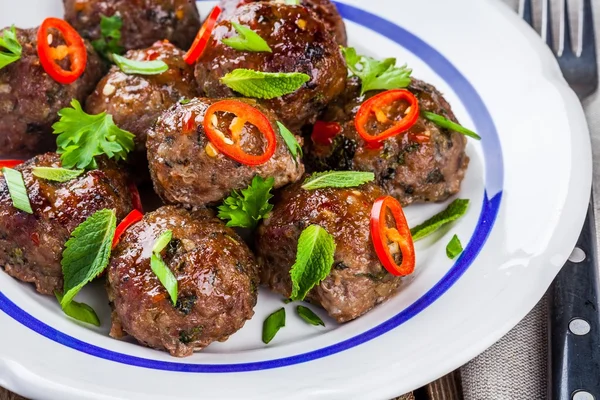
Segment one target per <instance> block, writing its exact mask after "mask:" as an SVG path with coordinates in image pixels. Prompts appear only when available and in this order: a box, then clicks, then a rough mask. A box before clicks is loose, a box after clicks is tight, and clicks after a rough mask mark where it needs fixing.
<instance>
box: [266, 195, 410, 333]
mask: <svg viewBox="0 0 600 400" xmlns="http://www.w3.org/2000/svg"><path fill="white" fill-rule="evenodd" d="M301 185H302V183H297V184H294V185H292V186H289V187H287V188H285V189H284V190H282V191H281V192H280V193H278V195H277V196H276V199H275V207H274V208H273V212H272V213H271V216H270V217H269V218H267V219H266V220H264V222H263V224H262V225H261V226H260V227H259V229H258V234H257V239H256V243H257V247H256V254H257V258H258V263H259V266H260V268H261V270H260V271H261V272H260V274H261V282H262V283H263V284H266V285H267V286H269V288H270V289H271V290H273V291H275V292H277V293H280V294H282V295H284V296H286V297H289V296H290V295H291V291H292V282H291V279H290V269H291V267H292V265H294V262H295V259H296V250H297V247H298V238H299V237H300V234H301V233H302V231H303V230H304V229H305V228H307V227H308V226H310V225H320V226H321V227H323V228H324V229H325V230H326V231H327V232H329V234H331V235H332V236H333V238H334V240H335V243H336V249H335V254H334V264H333V267H332V268H331V273H330V274H329V276H328V277H327V278H325V280H323V281H322V282H321V283H320V284H319V285H318V286H315V287H314V288H313V289H312V290H311V291H310V292H309V293H308V295H307V297H306V300H308V301H310V302H311V303H315V304H319V305H321V306H322V307H323V308H324V309H325V310H326V311H327V312H328V313H329V315H331V317H333V318H335V319H336V320H337V321H338V322H347V321H350V320H353V319H355V318H358V317H360V316H361V315H363V314H364V313H366V312H367V311H369V310H370V309H372V308H373V307H375V306H376V305H378V304H380V303H381V302H383V301H385V300H387V299H388V298H389V297H391V296H392V295H393V294H394V293H395V292H396V289H397V288H398V286H399V285H400V282H401V278H399V277H396V276H393V275H391V274H390V273H388V272H387V270H386V269H385V268H384V267H383V266H382V265H381V263H380V261H379V258H378V257H377V254H376V253H375V248H374V247H373V243H372V241H371V236H370V228H369V223H370V213H371V208H372V206H373V203H374V202H375V200H376V199H377V198H379V197H380V196H382V195H383V191H382V190H381V188H379V187H378V186H376V185H374V184H366V185H363V186H361V187H359V188H351V189H335V188H327V189H319V190H311V191H308V190H304V189H302V187H301Z"/></svg>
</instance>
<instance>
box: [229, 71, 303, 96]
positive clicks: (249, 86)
mask: <svg viewBox="0 0 600 400" xmlns="http://www.w3.org/2000/svg"><path fill="white" fill-rule="evenodd" d="M309 80H310V76H308V75H306V74H303V73H300V72H289V73H285V72H260V71H254V70H251V69H243V68H238V69H235V70H233V71H232V72H230V73H228V74H226V75H225V76H224V77H222V78H221V82H223V83H224V84H225V85H227V86H228V87H229V88H230V89H232V90H235V91H236V92H238V93H240V94H242V95H244V96H246V97H255V98H258V99H274V98H276V97H281V96H283V95H286V94H289V93H293V92H295V91H296V90H298V89H300V87H301V86H302V85H304V84H305V83H306V82H308V81H309Z"/></svg>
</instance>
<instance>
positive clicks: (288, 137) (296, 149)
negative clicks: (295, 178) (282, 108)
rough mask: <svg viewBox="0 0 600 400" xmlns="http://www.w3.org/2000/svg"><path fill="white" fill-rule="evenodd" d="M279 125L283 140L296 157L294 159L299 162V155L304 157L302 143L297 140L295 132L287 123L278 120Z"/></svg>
mask: <svg viewBox="0 0 600 400" xmlns="http://www.w3.org/2000/svg"><path fill="white" fill-rule="evenodd" d="M277 126H278V127H279V134H281V137H283V141H284V142H285V144H286V145H287V147H288V149H289V150H290V153H292V156H293V157H294V161H296V163H298V155H300V157H302V147H300V144H299V143H298V141H297V140H296V137H295V136H294V134H293V133H292V132H290V130H289V129H288V128H286V127H285V125H283V124H282V123H281V122H279V121H277Z"/></svg>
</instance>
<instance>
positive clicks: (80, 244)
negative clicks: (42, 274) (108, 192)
mask: <svg viewBox="0 0 600 400" xmlns="http://www.w3.org/2000/svg"><path fill="white" fill-rule="evenodd" d="M116 227H117V215H116V214H115V211H114V210H108V209H104V210H100V211H97V212H95V213H94V214H92V215H91V216H90V217H88V218H87V219H86V220H85V221H84V222H83V223H81V224H80V225H79V226H78V227H77V228H75V230H74V231H73V233H71V238H70V239H69V240H68V241H67V244H66V245H65V251H63V254H62V260H61V265H62V271H63V276H64V280H65V284H64V297H63V299H62V301H61V306H62V307H63V309H64V308H65V307H67V306H68V305H69V304H70V303H71V301H72V300H73V299H74V298H75V296H76V295H77V293H79V291H80V290H81V288H82V287H84V286H85V285H86V284H87V283H89V282H91V281H92V280H93V279H95V278H96V277H97V276H98V275H100V274H101V273H102V272H103V271H104V269H105V268H106V267H107V265H108V258H109V257H110V249H111V246H112V240H113V237H114V236H115V230H116Z"/></svg>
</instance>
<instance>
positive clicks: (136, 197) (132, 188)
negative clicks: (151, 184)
mask: <svg viewBox="0 0 600 400" xmlns="http://www.w3.org/2000/svg"><path fill="white" fill-rule="evenodd" d="M128 188H129V192H130V193H131V204H132V205H133V208H135V209H136V210H138V211H139V212H141V213H143V212H144V206H143V205H142V198H141V197H140V192H139V190H138V188H137V185H136V184H135V183H133V182H129V184H128Z"/></svg>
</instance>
